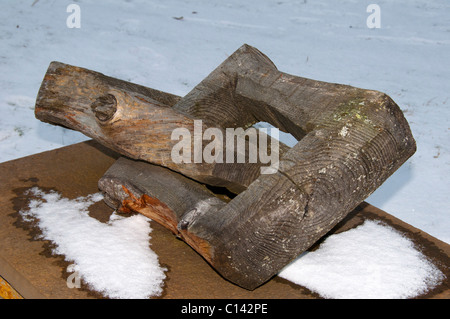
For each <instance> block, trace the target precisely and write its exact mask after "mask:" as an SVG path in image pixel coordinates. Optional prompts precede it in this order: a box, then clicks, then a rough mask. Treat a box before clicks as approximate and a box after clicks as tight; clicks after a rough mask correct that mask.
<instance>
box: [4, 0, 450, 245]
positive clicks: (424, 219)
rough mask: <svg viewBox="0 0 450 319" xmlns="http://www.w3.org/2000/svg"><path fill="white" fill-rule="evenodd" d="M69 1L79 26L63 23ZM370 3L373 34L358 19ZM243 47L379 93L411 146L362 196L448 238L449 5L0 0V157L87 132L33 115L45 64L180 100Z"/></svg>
mask: <svg viewBox="0 0 450 319" xmlns="http://www.w3.org/2000/svg"><path fill="white" fill-rule="evenodd" d="M72 2H73V3H76V4H78V5H79V6H80V8H81V28H79V29H77V28H73V29H70V28H68V27H67V25H66V19H67V17H68V16H69V14H70V13H67V12H66V9H67V6H68V5H69V4H71V3H72ZM370 3H376V4H378V5H379V6H380V9H381V28H379V29H369V28H368V27H367V25H366V19H367V17H368V16H369V13H367V12H366V8H367V6H368V5H369V4H370ZM175 18H177V19H175ZM243 43H248V44H250V45H253V46H255V47H257V48H258V49H260V50H261V51H262V52H264V53H265V54H266V55H268V56H269V57H270V58H271V59H272V60H273V61H274V63H275V64H276V65H277V66H278V68H279V69H280V70H281V71H284V72H287V73H291V74H295V75H299V76H303V77H308V78H312V79H317V80H323V81H328V82H336V83H342V84H350V85H353V86H357V87H362V88H368V89H374V90H379V91H383V92H385V93H387V94H389V95H390V96H391V97H392V98H393V99H394V100H395V101H396V102H397V103H398V104H399V106H400V107H401V108H402V109H403V111H404V113H405V116H406V118H407V119H408V121H409V123H410V125H411V128H412V131H413V134H414V136H415V138H416V140H417V144H418V151H417V153H416V154H415V155H414V157H413V158H411V159H410V160H409V161H408V162H407V163H406V164H405V165H404V166H403V167H401V168H400V169H399V170H398V171H397V172H396V173H395V174H394V175H393V176H392V177H391V178H390V179H389V180H388V181H387V182H386V183H385V184H384V185H383V186H382V187H380V188H379V189H378V190H377V191H376V192H375V193H374V194H373V195H372V196H371V197H370V198H369V199H368V202H370V203H371V204H373V205H375V206H377V207H380V208H381V209H384V210H386V211H388V212H389V213H391V214H393V215H395V216H397V217H398V218H400V219H402V220H404V221H406V222H407V223H410V224H412V225H414V226H415V227H418V228H420V229H423V230H424V231H426V232H428V233H430V234H431V235H433V236H435V237H437V238H439V239H441V240H444V241H446V242H450V231H449V230H450V227H449V223H450V219H449V208H448V207H450V196H449V190H450V180H449V179H448V176H449V175H450V155H449V154H450V153H449V148H450V143H449V141H450V138H449V137H450V136H449V135H450V122H449V118H450V108H449V106H450V80H449V79H450V67H449V59H448V58H449V53H448V52H450V3H449V2H448V1H447V0H430V1H422V0H398V1H395V2H393V1H387V0H370V1H368V0H359V1H358V0H342V1H339V2H338V1H331V0H315V1H313V0H309V1H308V0H275V1H238V0H228V1H218V0H217V1H211V0H200V1H176V0H165V1H156V0H154V1H149V0H128V1H119V0H114V1H112V0H108V1H106V0H95V1H94V0H78V1H56V0H38V1H36V0H27V1H25V0H21V1H17V0H14V1H13V0H4V1H2V4H1V10H0V71H1V72H0V111H1V117H0V162H3V161H8V160H12V159H15V158H19V157H22V156H26V155H30V154H34V153H37V152H41V151H44V150H50V149H54V148H57V147H61V146H65V145H69V144H72V143H76V142H79V141H83V140H85V139H86V138H85V137H84V136H83V135H81V134H79V133H77V132H72V131H68V130H65V129H62V128H58V127H54V126H50V125H47V124H44V123H41V122H39V121H37V120H35V119H34V115H33V106H34V99H35V97H36V94H37V92H38V89H39V85H40V83H41V81H42V78H43V76H44V74H45V71H46V69H47V67H48V64H49V63H50V61H52V60H57V61H61V62H64V63H68V64H72V65H77V66H82V67H86V68H89V69H93V70H96V71H99V72H102V73H105V74H107V75H110V76H114V77H117V78H121V79H124V80H129V81H133V82H136V83H139V84H143V85H146V86H149V87H153V88H156V89H160V90H163V91H167V92H170V93H174V94H178V95H185V94H186V93H188V92H189V91H190V90H191V89H192V88H193V87H194V86H195V85H196V84H197V83H198V82H200V81H201V80H202V79H203V78H204V77H205V76H206V75H208V74H209V73H210V72H211V71H212V70H213V69H214V68H216V67H217V66H218V65H219V64H220V63H221V62H222V61H223V60H224V59H226V58H227V57H228V56H229V55H230V54H231V53H233V52H234V51H235V50H236V49H237V48H239V47H240V46H241V45H242V44H243Z"/></svg>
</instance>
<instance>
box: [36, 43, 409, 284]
mask: <svg viewBox="0 0 450 319" xmlns="http://www.w3.org/2000/svg"><path fill="white" fill-rule="evenodd" d="M68 70H70V72H69V73H66V74H64V75H63V76H61V73H64V72H67V71H68ZM77 72H79V74H78V75H76V74H75V73H73V69H70V68H69V67H66V66H61V65H52V66H51V67H50V69H49V72H48V74H47V76H46V78H45V79H44V83H43V86H42V88H41V90H40V93H39V96H38V102H37V106H36V115H37V117H38V118H40V119H42V120H44V121H50V122H56V123H59V124H63V125H66V126H70V127H73V128H75V129H79V130H81V131H83V132H84V133H85V134H88V135H89V136H92V137H94V138H96V139H98V140H99V141H100V142H103V143H104V144H106V145H109V146H111V147H112V148H115V149H116V150H119V151H121V152H122V154H124V155H126V156H129V157H133V158H140V159H145V160H148V161H150V162H152V163H156V164H160V165H164V166H166V167H169V168H171V169H174V170H176V171H178V172H181V173H182V174H185V175H186V176H188V177H190V178H192V179H195V180H197V181H200V182H204V183H209V184H212V183H215V184H216V185H221V186H227V187H229V188H231V189H233V190H234V191H235V192H237V193H239V195H237V196H236V197H235V198H234V199H233V200H231V201H230V202H229V203H227V204H225V205H223V206H222V204H220V205H219V204H218V205H217V206H214V208H211V209H206V210H204V211H202V212H201V213H200V214H199V213H196V214H187V215H185V214H186V211H184V208H183V209H181V208H180V210H179V212H178V210H177V209H178V208H175V207H172V208H170V202H169V204H168V203H166V204H167V207H169V209H167V208H166V207H164V205H161V204H159V203H158V202H154V201H153V200H154V199H152V198H150V199H149V198H145V196H144V198H142V196H143V195H141V198H138V196H137V195H133V196H131V194H132V191H130V190H128V191H130V194H128V195H129V196H128V198H127V199H125V200H123V199H122V204H123V206H124V207H128V208H129V209H131V210H135V211H140V212H142V211H144V210H145V211H146V212H148V210H149V209H148V208H147V207H149V206H152V205H153V206H157V207H160V209H154V208H150V210H151V211H153V212H154V211H164V213H161V214H160V215H163V216H164V217H163V218H159V219H163V220H162V221H160V222H161V223H162V224H165V225H166V227H167V228H169V229H171V230H172V231H173V232H175V233H176V231H175V230H174V229H175V227H174V225H175V224H176V225H177V226H176V229H177V230H178V229H181V228H182V229H183V231H184V232H185V233H188V234H189V236H187V237H185V238H189V239H187V240H186V241H189V240H191V238H195V243H194V244H193V243H192V242H191V246H193V247H194V249H196V250H197V251H199V253H200V254H202V256H204V257H205V259H206V260H208V262H210V263H211V264H212V265H213V266H214V268H215V269H217V270H218V271H219V272H220V273H221V274H222V275H223V276H224V277H225V278H227V279H229V280H230V281H232V282H234V283H236V284H238V285H240V286H242V287H245V288H247V289H254V288H255V287H257V286H259V285H261V284H262V283H264V282H265V281H267V280H268V279H270V278H271V277H272V276H273V275H275V274H276V273H277V272H278V271H279V270H280V269H281V268H282V267H284V266H285V265H286V264H288V263H289V262H290V261H291V260H293V259H294V258H295V257H297V256H298V255H299V254H300V253H302V252H303V251H305V250H306V249H308V248H309V247H310V246H311V245H312V244H313V243H314V242H316V241H317V240H318V239H319V238H320V237H322V236H323V235H324V234H326V233H327V232H328V231H329V230H330V229H331V228H333V227H334V226H335V225H336V224H337V223H338V222H339V221H340V220H342V219H343V218H344V217H345V216H346V214H347V213H348V212H350V211H352V210H353V209H354V208H355V207H356V206H357V205H358V204H359V203H361V202H362V201H363V200H364V199H365V198H366V197H367V196H369V195H370V194H371V193H372V192H373V191H375V189H377V188H378V187H379V186H380V185H381V184H382V183H383V182H384V181H385V180H386V179H387V178H388V177H389V176H390V175H391V174H392V173H393V172H394V171H395V170H397V169H398V168H399V167H400V166H401V165H402V164H403V163H404V162H405V161H406V160H407V159H408V158H409V157H410V156H411V155H412V154H413V153H414V152H415V147H416V146H415V141H414V139H413V137H412V134H411V131H410V129H409V126H408V123H407V121H406V120H405V118H404V116H403V113H402V112H401V110H400V108H399V107H398V106H397V105H396V104H395V102H394V101H393V100H392V99H391V98H389V97H388V96H387V95H386V94H384V93H380V92H377V91H371V90H364V89H359V88H354V87H350V86H346V85H339V84H332V83H325V82H320V81H315V80H310V79H305V78H301V77H297V76H292V75H289V74H286V73H283V72H280V71H278V70H277V69H276V67H275V66H274V65H273V63H272V62H271V61H270V60H269V59H268V58H267V57H266V56H265V55H264V54H262V53H261V52H259V51H258V50H257V49H255V48H253V47H250V46H248V45H244V46H242V47H241V48H240V49H238V50H237V51H236V52H235V53H234V54H233V55H231V56H230V57H229V58H228V59H227V60H225V61H224V62H223V63H222V64H221V65H220V66H219V67H218V68H217V69H216V70H214V71H213V72H212V73H211V74H210V75H209V76H208V77H207V78H205V80H203V81H202V82H201V83H200V84H199V85H197V86H196V87H195V88H194V89H193V90H192V91H191V92H190V93H189V94H188V95H186V96H185V97H183V98H181V99H178V98H174V97H171V96H168V97H167V100H169V102H171V103H168V104H167V105H173V106H172V107H171V108H170V107H167V106H161V105H160V103H161V100H158V99H156V98H153V97H152V94H154V92H153V91H146V92H140V93H139V94H136V93H135V91H136V90H134V89H131V90H130V88H129V87H128V88H127V90H128V91H127V90H123V89H122V88H120V90H117V89H116V90H111V88H108V85H105V84H104V83H105V81H104V80H103V78H100V77H99V76H98V75H95V76H92V77H89V79H86V77H85V71H83V72H81V71H80V70H79V69H78V70H77ZM86 72H87V71H86ZM74 74H75V75H74ZM80 74H83V75H82V76H79V75H80ZM74 76H75V77H76V78H77V81H76V83H70V81H71V80H72V78H73V77H74ZM99 79H100V80H99ZM106 82H107V81H106ZM110 83H111V82H110ZM92 86H94V87H95V86H98V87H102V88H103V89H101V90H98V89H95V88H94V89H91V88H92ZM131 91H133V92H131ZM111 92H112V93H111ZM130 92H131V93H130ZM106 94H111V95H114V97H115V98H116V100H117V101H118V102H117V104H115V103H114V99H113V98H112V97H111V96H105V95H106ZM146 94H147V95H146ZM158 94H160V96H159V97H160V98H161V99H164V100H166V98H164V97H161V93H158ZM62 96H64V98H62ZM162 96H163V95H162ZM99 97H100V98H101V101H97V102H95V101H96V100H97V99H98V98H99ZM73 99H77V101H76V103H74V101H73ZM94 102H95V103H94ZM80 105H82V107H80ZM91 105H93V106H92V108H91ZM97 109H98V111H97V112H95V110H97ZM122 109H123V110H127V112H124V111H122V112H121V111H120V110H122ZM134 109H136V110H138V111H137V112H135V111H133V110H134ZM89 110H94V111H93V112H94V114H93V113H92V111H89ZM128 110H129V111H131V112H132V113H133V115H132V116H129V115H128V114H129V113H128ZM89 112H91V113H89ZM97 113H98V114H97ZM135 113H137V114H138V116H136V117H135V115H134V114H135ZM163 113H164V115H161V114H163ZM80 114H84V115H80ZM158 116H159V117H158ZM149 117H151V118H150V119H148V118H149ZM136 118H137V119H138V121H135V119H136ZM155 119H156V120H155ZM193 119H202V120H203V121H204V123H205V125H206V126H207V127H214V126H219V127H221V128H227V127H244V128H247V127H250V126H251V125H253V124H254V123H256V122H259V121H265V122H269V123H271V124H272V125H274V126H276V127H278V128H280V129H281V130H283V131H287V132H289V133H291V134H292V135H294V136H295V137H296V138H297V139H298V140H299V142H298V143H297V144H296V145H295V146H294V147H293V148H291V149H286V148H283V149H282V150H280V160H279V162H278V170H276V172H275V173H273V174H261V175H259V168H260V166H258V165H250V164H245V165H243V167H242V169H238V168H236V167H234V166H232V165H228V164H220V165H212V166H207V165H203V164H192V165H193V167H194V168H189V169H185V168H184V167H181V168H180V167H175V166H171V163H170V160H169V159H168V158H167V153H168V152H169V149H170V147H171V145H170V144H167V140H166V139H167V136H168V133H167V131H168V130H170V129H173V128H176V127H180V126H185V127H189V126H190V125H192V123H191V122H190V121H192V120H193ZM116 120H117V121H116ZM144 120H147V121H148V122H145V125H144V126H142V125H140V123H141V122H140V121H144ZM102 121H106V122H108V123H118V124H117V125H118V126H120V130H116V128H115V127H114V128H113V127H112V126H105V125H103V124H101V123H100V124H99V122H102ZM149 125H152V127H153V128H154V129H157V130H158V134H157V136H159V137H160V139H161V140H158V139H155V140H151V142H147V141H148V140H146V138H147V135H148V134H150V135H151V130H148V129H147V127H148V126H149ZM165 131H166V133H167V134H164V133H161V132H165ZM124 132H127V133H124ZM133 134H134V136H133ZM130 136H133V139H132V140H129V139H130ZM143 144H144V146H142V145H143ZM205 167H207V169H206V170H204V169H205ZM246 167H248V171H246V170H245V168H246ZM202 170H203V171H202ZM205 172H206V174H207V175H206V176H205V175H202V174H204V173H205ZM149 174H150V173H149ZM152 174H153V173H152ZM162 175H164V174H162ZM132 176H134V174H130V176H129V179H130V180H132V178H133V177H132ZM155 176H159V175H158V174H157V175H155ZM158 178H159V177H158ZM120 183H121V182H118V183H117V184H118V185H119V184H120ZM144 184H145V183H144ZM169 184H170V183H169ZM166 187H167V185H166ZM168 187H169V188H170V186H168ZM125 188H126V189H127V186H126V187H125ZM131 188H132V187H131ZM153 188H154V186H153V184H151V183H150V182H149V187H147V188H145V192H149V193H151V190H152V189H153ZM181 188H182V187H181ZM124 192H125V193H127V191H125V190H124ZM141 192H144V191H143V188H141ZM162 193H164V192H162ZM162 193H158V194H159V195H158V194H156V193H155V197H156V198H158V200H160V201H161V202H163V203H165V202H164V200H161V198H163V197H162V196H163V195H164V194H162ZM200 193H202V192H200ZM139 194H140V193H139ZM202 194H203V193H202ZM122 195H123V194H122ZM144 195H145V194H144ZM114 196H116V195H114ZM114 196H111V197H114ZM157 196H160V197H157ZM120 198H121V197H120ZM166 201H168V200H166ZM193 202H197V201H196V200H195V199H194V200H193ZM152 203H153V204H152ZM169 210H170V211H172V212H173V213H168V211H169ZM183 211H184V212H183ZM168 216H169V217H168ZM180 217H182V218H181V220H180ZM187 217H188V218H187ZM167 218H168V219H174V220H175V223H172V225H167V222H165V221H164V220H166V219H167ZM185 218H187V219H188V222H184V223H182V226H180V222H181V221H182V220H183V219H185ZM169 224H170V223H169Z"/></svg>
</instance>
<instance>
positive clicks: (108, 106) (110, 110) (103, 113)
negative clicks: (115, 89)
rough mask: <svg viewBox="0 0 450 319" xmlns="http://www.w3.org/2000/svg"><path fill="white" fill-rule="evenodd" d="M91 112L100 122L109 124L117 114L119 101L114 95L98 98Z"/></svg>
mask: <svg viewBox="0 0 450 319" xmlns="http://www.w3.org/2000/svg"><path fill="white" fill-rule="evenodd" d="M91 110H92V111H93V112H94V115H95V117H96V118H97V119H98V120H99V121H100V122H107V121H109V120H110V119H112V117H113V116H114V114H115V113H116V112H117V100H116V97H115V96H114V95H112V94H106V95H102V96H100V97H98V98H97V99H96V100H95V101H94V102H93V103H92V104H91Z"/></svg>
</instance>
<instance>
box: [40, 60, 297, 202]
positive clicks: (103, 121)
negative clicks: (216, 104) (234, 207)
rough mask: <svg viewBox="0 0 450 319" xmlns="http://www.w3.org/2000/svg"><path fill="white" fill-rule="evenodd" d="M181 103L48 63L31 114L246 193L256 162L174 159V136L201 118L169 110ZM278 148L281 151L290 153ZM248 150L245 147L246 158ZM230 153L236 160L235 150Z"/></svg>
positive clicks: (217, 125) (257, 170)
mask: <svg viewBox="0 0 450 319" xmlns="http://www.w3.org/2000/svg"><path fill="white" fill-rule="evenodd" d="M180 99H181V98H180V97H177V96H175V95H171V94H167V95H166V94H165V93H164V92H161V91H157V90H153V89H150V88H146V87H143V86H139V85H136V84H133V83H129V82H125V81H121V80H118V79H114V78H110V77H107V76H105V75H103V74H100V73H97V72H94V71H90V70H86V69H83V68H78V67H74V66H70V65H66V64H62V63H59V62H52V63H51V64H50V66H49V68H48V71H47V74H46V75H45V78H44V80H43V82H42V85H41V89H40V91H39V94H38V97H37V101H36V109H35V110H36V112H35V113H36V117H37V118H38V119H40V120H42V121H44V122H48V123H52V124H59V125H62V126H65V127H68V128H71V129H74V130H77V131H80V132H82V133H84V134H86V135H87V136H89V137H92V138H94V139H95V140H97V141H99V142H100V143H102V144H104V145H105V146H107V147H109V148H111V149H114V150H115V151H117V152H119V153H121V154H123V155H125V156H128V157H130V158H133V159H139V160H144V161H147V162H150V163H153V164H157V165H161V166H165V167H168V168H170V169H172V170H175V171H177V172H180V173H182V174H184V175H186V176H188V177H190V178H193V179H195V180H198V181H201V182H204V183H208V184H211V185H215V186H222V187H227V188H229V189H230V190H232V191H234V192H235V193H239V192H241V191H243V190H244V189H246V188H247V187H248V186H249V185H250V184H251V182H253V181H254V180H255V179H256V178H257V177H258V176H259V174H260V167H261V163H260V162H256V163H248V161H246V163H237V161H235V163H231V164H223V163H216V162H214V163H206V162H204V161H203V162H201V163H194V158H191V161H192V163H175V162H173V161H172V156H171V151H172V149H173V148H174V146H175V145H176V144H177V143H178V140H172V138H171V135H172V132H173V131H174V130H175V129H177V128H178V129H179V128H185V129H187V130H188V131H189V132H191V136H192V137H194V134H195V132H194V131H195V130H194V120H195V119H202V118H201V117H200V118H198V117H194V116H191V115H190V114H189V112H183V113H182V112H178V111H177V110H176V109H175V108H172V106H174V105H175V104H176V103H177V102H179V101H180ZM218 120H220V119H218ZM203 124H204V125H202V127H201V128H200V131H201V134H202V135H203V133H204V132H205V130H207V129H208V128H209V127H214V128H217V129H220V130H221V131H222V132H223V133H222V135H223V136H226V133H225V132H224V131H223V128H225V127H224V126H222V125H221V124H223V123H220V122H219V121H217V122H212V121H205V122H204V123H203ZM250 126H251V125H250ZM246 128H248V125H247V127H246ZM267 139H268V141H267V143H268V145H269V146H270V145H272V141H271V138H270V137H267ZM200 143H202V145H201V146H200V147H199V149H200V150H203V149H204V147H205V144H207V143H209V141H206V140H200ZM279 144H280V152H284V151H286V150H287V149H288V147H287V146H285V145H283V144H282V143H279ZM224 146H225V145H224ZM249 147H250V146H249V144H247V145H246V149H245V150H244V152H245V154H248V151H247V150H248V148H249ZM192 151H194V147H193V148H192ZM274 151H277V150H276V149H275V150H274ZM226 152H227V150H226V148H224V153H226ZM232 152H233V153H235V154H234V155H233V157H234V158H236V157H237V152H238V149H237V148H236V149H235V150H233V151H232ZM192 153H193V152H192ZM192 155H193V154H192ZM192 157H193V156H192ZM274 157H277V158H278V156H274Z"/></svg>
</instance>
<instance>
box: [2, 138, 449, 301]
mask: <svg viewBox="0 0 450 319" xmlns="http://www.w3.org/2000/svg"><path fill="white" fill-rule="evenodd" d="M118 157H119V156H118V154H116V153H114V152H112V151H110V150H108V149H106V148H104V147H102V146H100V145H99V144H97V143H96V142H93V141H88V142H84V143H80V144H76V145H72V146H68V147H64V148H61V149H57V150H54V151H49V152H44V153H41V154H37V155H33V156H29V157H26V158H22V159H18V160H14V161H10V162H6V163H2V164H0V221H1V222H0V276H1V277H2V278H3V279H4V281H6V282H7V283H9V285H10V287H11V288H12V289H13V290H14V291H16V292H17V293H18V294H20V296H22V297H24V298H58V299H60V298H101V297H102V296H101V295H99V294H98V293H96V292H93V291H89V290H88V289H87V288H85V287H82V288H78V289H77V288H72V289H69V288H68V287H67V281H66V280H67V276H68V274H67V272H66V269H67V266H68V265H69V263H68V262H66V261H64V258H63V257H62V256H55V255H52V253H51V245H50V243H48V242H46V241H43V240H36V239H34V236H35V234H36V229H33V228H31V227H30V226H29V225H25V224H23V223H22V222H21V219H20V218H19V215H18V212H19V211H20V210H21V209H25V208H27V205H28V199H27V196H26V195H25V192H26V190H28V189H29V188H31V187H34V186H38V187H40V188H42V189H44V190H49V189H52V190H56V191H58V192H60V193H61V194H62V195H63V196H64V197H67V198H77V197H79V196H86V195H88V194H92V193H96V192H98V188H97V182H98V180H99V179H100V178H101V177H102V175H103V174H104V173H105V171H106V170H107V169H108V168H109V167H110V166H111V165H112V164H113V163H114V162H115V160H116V159H117V158H118ZM90 211H91V216H94V217H96V218H98V219H99V220H100V221H105V220H107V219H108V216H109V215H110V214H111V213H112V210H111V209H110V208H109V207H108V206H106V204H104V203H103V202H99V203H97V204H95V205H94V206H92V207H91V208H90ZM366 219H378V220H382V221H384V222H386V223H387V224H389V225H391V226H392V227H394V228H396V229H399V230H401V231H402V232H403V233H405V234H406V235H407V236H409V237H410V238H411V239H412V240H413V242H414V243H415V244H416V245H418V246H420V247H421V249H422V251H423V253H424V254H425V255H426V256H427V257H428V258H430V260H432V261H433V263H434V264H435V265H436V266H437V267H439V268H440V269H441V271H442V272H444V274H445V275H446V276H447V280H446V281H444V283H442V284H441V285H440V286H438V287H436V288H435V289H434V290H433V291H431V292H429V293H427V294H426V295H424V296H420V298H449V297H450V288H449V281H448V278H450V273H449V270H448V267H449V260H450V245H448V244H446V243H444V242H442V241H439V240H438V239H436V238H434V237H432V236H430V235H429V234H427V233H425V232H423V231H421V230H419V229H417V228H414V227H412V226H411V225H408V224H406V223H404V222H402V221H401V220H399V219H397V218H395V217H393V216H391V215H389V214H387V213H386V212H383V211H381V210H379V209H377V208H376V207H373V206H371V205H369V204H367V203H362V204H361V205H360V206H359V207H358V208H357V209H355V210H354V211H353V212H352V213H350V214H349V215H348V216H347V217H346V218H345V219H344V221H343V222H341V223H340V224H339V225H338V226H337V227H335V228H334V229H333V230H332V231H331V233H338V232H342V231H345V230H348V229H350V228H353V227H356V226H357V225H360V224H361V223H362V222H363V221H364V220H366ZM152 228H153V232H152V236H151V237H152V239H151V247H152V249H153V250H154V251H155V252H156V253H157V254H158V256H159V260H160V263H161V264H162V265H164V266H165V267H167V268H168V272H167V273H166V274H167V277H168V278H167V279H166V280H165V288H164V293H163V295H162V296H161V298H167V299H175V298H177V299H184V298H193V299H202V298H205V299H212V298H220V299H227V298H234V299H241V298H242V299H253V298H257V299H299V298H303V299H305V298H318V297H319V296H318V295H317V294H314V293H311V292H310V291H309V290H308V289H306V288H303V287H300V286H297V285H294V284H291V283H290V282H288V281H286V280H284V279H281V278H279V277H275V278H273V279H272V280H270V281H269V282H267V283H266V284H264V285H263V286H261V287H259V288H257V289H256V290H254V291H248V290H245V289H242V288H239V287H238V286H236V285H233V284H231V283H229V282H228V281H226V280H224V279H223V278H222V277H221V276H220V275H218V274H217V273H216V272H215V271H214V270H213V269H212V268H211V267H210V266H209V265H208V264H207V263H206V262H205V261H204V260H203V259H202V257H201V256H199V255H198V254H197V253H196V252H195V251H194V250H192V249H191V248H190V247H189V246H187V245H186V244H185V243H184V242H182V241H180V240H177V239H176V238H175V237H174V236H173V235H172V234H171V233H170V232H169V231H167V230H166V229H164V228H162V227H161V226H159V225H158V224H156V223H152Z"/></svg>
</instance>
